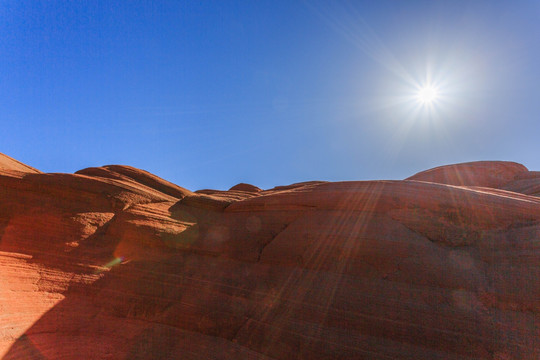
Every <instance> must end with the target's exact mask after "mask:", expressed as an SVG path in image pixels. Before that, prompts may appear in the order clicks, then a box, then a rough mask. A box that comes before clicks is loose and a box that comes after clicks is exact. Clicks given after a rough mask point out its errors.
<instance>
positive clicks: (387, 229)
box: [0, 154, 540, 360]
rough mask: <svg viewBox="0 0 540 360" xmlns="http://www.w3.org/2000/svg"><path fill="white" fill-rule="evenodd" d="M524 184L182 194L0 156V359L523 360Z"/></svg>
mask: <svg viewBox="0 0 540 360" xmlns="http://www.w3.org/2000/svg"><path fill="white" fill-rule="evenodd" d="M539 181H540V173H539V172H534V171H528V170H527V169H526V168H525V167H524V166H523V165H520V164H516V163H509V162H476V163H466V164H457V165H449V166H443V167H439V168H435V169H432V170H427V171H425V172H422V173H419V174H416V175H414V176H412V177H410V178H409V179H407V180H403V181H352V182H337V183H330V182H307V183H299V184H293V185H289V186H280V187H276V188H273V189H270V190H261V189H259V188H257V187H256V186H253V185H249V184H238V185H236V186H234V187H233V188H231V189H230V190H228V191H218V190H200V191H197V192H192V191H189V190H187V189H184V188H181V187H179V186H177V185H175V184H172V183H170V182H167V181H165V180H163V179H160V178H159V177H157V176H155V175H153V174H150V173H148V172H146V171H143V170H139V169H135V168H132V167H128V166H118V165H114V166H104V167H101V168H88V169H84V170H81V171H78V172H77V173H76V174H46V173H41V172H39V171H38V170H36V169H33V168H31V167H29V166H26V165H24V164H21V163H20V162H18V161H16V160H14V159H11V158H9V157H7V156H5V155H2V154H0V237H1V238H0V359H4V360H8V359H40V360H43V359H470V360H472V359H498V360H503V359H504V360H511V359H515V360H517V359H539V358H540V281H538V279H540V266H539V265H540V183H539Z"/></svg>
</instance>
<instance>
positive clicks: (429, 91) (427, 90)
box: [417, 85, 438, 105]
mask: <svg viewBox="0 0 540 360" xmlns="http://www.w3.org/2000/svg"><path fill="white" fill-rule="evenodd" d="M417 98H418V101H420V102H421V103H422V104H425V105H429V104H431V103H433V102H434V101H436V100H437V98H438V92H437V89H436V88H434V87H433V86H431V85H426V86H424V87H423V88H421V89H420V90H419V91H418V94H417Z"/></svg>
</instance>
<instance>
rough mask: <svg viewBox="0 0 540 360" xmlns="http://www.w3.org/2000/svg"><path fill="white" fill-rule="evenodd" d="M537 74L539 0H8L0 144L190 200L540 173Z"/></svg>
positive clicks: (0, 71)
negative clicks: (153, 180) (441, 173)
mask: <svg viewBox="0 0 540 360" xmlns="http://www.w3.org/2000/svg"><path fill="white" fill-rule="evenodd" d="M538 64H540V3H539V2H538V1H532V0H531V1H494V0H489V1H459V0H458V1H397V0H396V1H384V0H378V1H292V0H289V1H277V0H272V1H262V0H261V1H202V2H195V1H184V2H182V1H154V2H151V1H118V2H112V1H73V2H65V1H39V2H38V1H27V2H22V1H6V0H2V1H0V124H1V128H0V129H1V140H0V152H3V153H6V154H8V155H10V156H12V157H14V158H17V159H18V160H21V161H23V162H25V163H27V164H29V165H32V166H34V167H37V168H39V169H40V170H42V171H47V172H74V171H76V170H79V169H81V168H85V167H89V166H100V165H106V164H126V165H132V166H136V167H139V168H143V169H145V170H148V171H151V172H153V173H155V174H157V175H159V176H161V177H163V178H165V179H168V180H170V181H173V182H175V183H177V184H179V185H181V186H185V187H187V188H189V189H192V190H196V189H201V188H218V189H227V188H229V187H230V186H232V185H234V184H236V183H238V182H249V183H252V184H255V185H258V186H260V187H263V188H268V187H273V186H275V185H282V184H288V183H292V182H298V181H307V180H330V181H337V180H365V179H401V178H405V177H407V176H409V175H412V174H414V173H415V172H417V171H420V170H424V169H427V168H430V167H434V166H438V165H443V164H448V163H457V162H465V161H474V160H511V161H516V162H520V163H523V164H524V165H525V166H527V167H528V168H529V169H531V170H540V156H539V155H540V141H539V139H540V121H539V120H540V116H539V115H540V99H539V94H540V91H539V86H540V68H539V67H538ZM426 82H430V83H431V84H433V85H434V86H436V87H437V89H438V92H439V97H438V99H437V101H436V102H435V103H432V104H430V105H429V106H427V105H423V104H420V103H419V102H418V101H417V99H416V93H417V91H418V88H419V87H422V86H425V84H426Z"/></svg>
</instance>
